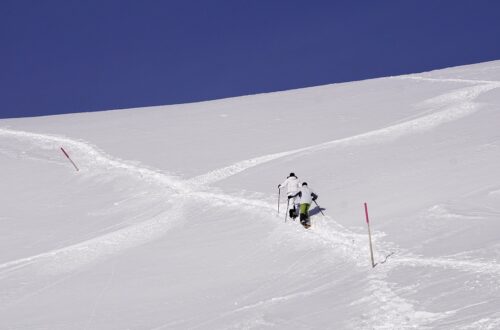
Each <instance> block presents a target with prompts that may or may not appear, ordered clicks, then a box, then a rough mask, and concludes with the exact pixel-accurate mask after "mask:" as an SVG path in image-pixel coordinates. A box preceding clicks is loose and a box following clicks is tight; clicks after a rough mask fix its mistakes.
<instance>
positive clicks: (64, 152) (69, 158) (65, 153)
mask: <svg viewBox="0 0 500 330" xmlns="http://www.w3.org/2000/svg"><path fill="white" fill-rule="evenodd" d="M61 151H62V152H63V154H64V155H65V156H66V158H68V160H69V161H70V162H71V164H73V166H74V167H75V170H77V171H79V169H78V167H77V166H76V164H75V162H73V160H72V159H71V157H70V156H69V155H68V153H67V152H66V150H64V148H63V147H61Z"/></svg>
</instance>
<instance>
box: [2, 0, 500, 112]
mask: <svg viewBox="0 0 500 330" xmlns="http://www.w3.org/2000/svg"><path fill="white" fill-rule="evenodd" d="M499 13H500V1H495V0H490V1H485V0H475V1H467V0H450V1H444V0H443V1H440V0H428V1H426V0H405V1H401V0H394V1H384V0H381V1H347V0H346V1H315V0H304V1H294V0H240V1H239V0H212V1H201V0H200V1H192V0H171V1H168V0H165V1H159V0H144V1H135V0H134V1H132V0H119V1H118V0H116V1H115V0H99V1H94V0H87V1H74V0H44V1H38V0H32V1H26V0H0V45H1V52H0V100H1V106H0V118H8V117H26V116H39V115H47V114H58V113H71V112H83V111H98V110H108V109H118V108H131V107H141V106H150V105H163V104H175V103H186V102H195V101H202V100H209V99H217V98H223V97H230V96H238V95H247V94H255V93H261V92H271V91H279V90H286V89H292V88H300V87H307V86H315V85H321V84H328V83H335V82H344V81H352V80H360V79H367V78H373V77H381V76H388V75H396V74H404V73H412V72H421V71H427V70H431V69H436V68H444V67H449V66H455V65H462V64H470V63H477V62H483V61H489V60H495V59H500V42H499V40H500V18H499V17H500V16H499V15H500V14H499Z"/></svg>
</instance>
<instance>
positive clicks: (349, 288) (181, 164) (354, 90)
mask: <svg viewBox="0 0 500 330" xmlns="http://www.w3.org/2000/svg"><path fill="white" fill-rule="evenodd" d="M499 109H500V61H494V62H487V63H481V64H477V65H471V66H463V67H457V68H450V69H445V70H439V71H433V72H428V73H422V74H415V75H408V76H400V77H388V78H381V79H374V80H366V81H360V82H352V83H344V84H335V85H327V86H320V87H314V88H308V89H300V90H292V91H287V92H279V93H270V94H261V95H255V96H246V97H239V98H232V99H224V100H217V101H211V102H202V103H196V104H187V105H178V106H165V107H153V108H143V109H130V110H120V111H107V112H101V113H83V114H72V115H62V116H49V117H39V118H25V119H10V120H1V121H0V160H1V171H0V180H1V182H2V185H1V186H0V198H1V199H0V201H1V205H2V208H1V211H0V223H1V225H2V230H1V231H0V238H1V239H0V251H1V252H0V322H1V323H0V327H1V328H5V329H254V328H255V329H264V328H277V329H373V328H376V329H404V328H440V329H443V328H444V329H457V328H458V329H497V328H500V292H499V287H500V261H499V256H500V240H499V238H498V233H499V232H500V224H499V220H500V181H499V179H498V178H499V177H500V170H499V166H498V164H499V162H500V133H499V132H500V130H499V124H500V111H499ZM61 146H62V147H64V148H65V149H66V150H67V151H68V153H69V154H70V156H71V157H72V158H73V160H74V161H75V162H76V163H77V165H78V166H79V167H80V169H81V170H80V171H79V172H76V171H75V169H74V168H73V167H72V165H71V164H70V163H69V162H68V160H67V159H66V158H65V157H64V155H63V154H62V153H61V151H60V147H61ZM291 171H294V172H295V173H297V174H298V176H299V179H301V180H304V181H307V182H308V183H309V184H310V185H311V186H312V187H313V188H314V190H315V191H316V192H317V193H318V194H319V196H320V197H319V199H318V202H319V203H320V205H321V206H322V207H323V208H324V212H325V214H326V217H323V216H322V215H321V214H320V213H319V211H318V210H317V209H313V210H312V213H313V217H312V221H313V226H312V228H311V229H310V230H304V229H303V228H302V227H301V226H300V225H298V224H297V223H296V222H292V221H288V222H286V223H285V222H284V208H285V207H286V204H285V200H284V198H283V199H282V204H281V214H279V215H278V214H277V198H278V195H277V189H276V187H277V185H278V183H280V182H282V181H283V179H284V178H285V177H286V176H287V174H288V173H289V172H291ZM365 201H366V202H368V205H369V208H370V215H371V221H372V230H373V239H374V249H375V260H376V262H377V263H378V265H377V266H376V267H375V268H374V269H372V268H371V266H370V258H369V251H368V237H367V236H368V235H367V230H366V227H365V223H364V209H363V202H365Z"/></svg>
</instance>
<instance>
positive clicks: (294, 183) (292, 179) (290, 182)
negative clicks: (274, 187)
mask: <svg viewBox="0 0 500 330" xmlns="http://www.w3.org/2000/svg"><path fill="white" fill-rule="evenodd" d="M281 188H286V194H287V196H288V203H289V204H290V203H292V206H291V208H290V211H289V212H290V213H289V215H290V218H292V219H295V218H296V217H297V213H298V210H299V205H300V204H299V198H298V197H297V193H298V192H299V189H300V183H299V179H298V178H297V176H296V175H295V173H293V172H292V173H290V175H289V176H288V177H287V178H286V180H285V181H283V183H282V184H279V185H278V189H281Z"/></svg>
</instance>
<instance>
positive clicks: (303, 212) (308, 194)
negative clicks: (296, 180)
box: [296, 182, 318, 228]
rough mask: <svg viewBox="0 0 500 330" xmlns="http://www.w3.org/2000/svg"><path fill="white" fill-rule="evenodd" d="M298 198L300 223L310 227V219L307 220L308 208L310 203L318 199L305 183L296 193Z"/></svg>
mask: <svg viewBox="0 0 500 330" xmlns="http://www.w3.org/2000/svg"><path fill="white" fill-rule="evenodd" d="M296 196H298V197H300V223H301V224H302V225H303V226H304V227H305V228H309V227H311V219H310V218H309V207H310V206H311V203H312V202H313V201H315V200H316V199H317V198H318V195H316V194H315V193H314V192H313V191H312V190H311V189H309V187H308V186H307V182H304V183H302V187H301V188H300V191H299V192H298V193H297V195H296Z"/></svg>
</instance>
